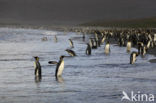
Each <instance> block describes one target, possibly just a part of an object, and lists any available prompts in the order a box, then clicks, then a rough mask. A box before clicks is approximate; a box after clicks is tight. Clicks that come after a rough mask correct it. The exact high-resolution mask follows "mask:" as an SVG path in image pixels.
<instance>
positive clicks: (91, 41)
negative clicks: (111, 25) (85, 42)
mask: <svg viewBox="0 0 156 103" xmlns="http://www.w3.org/2000/svg"><path fill="white" fill-rule="evenodd" d="M89 45H90V47H91V48H92V47H93V39H92V38H90V39H89Z"/></svg>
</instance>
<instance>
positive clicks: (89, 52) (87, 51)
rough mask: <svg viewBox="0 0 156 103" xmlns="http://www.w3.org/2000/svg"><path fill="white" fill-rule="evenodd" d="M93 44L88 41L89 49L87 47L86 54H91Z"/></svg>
mask: <svg viewBox="0 0 156 103" xmlns="http://www.w3.org/2000/svg"><path fill="white" fill-rule="evenodd" d="M91 50H92V49H91V46H90V45H89V43H87V49H86V54H87V55H91Z"/></svg>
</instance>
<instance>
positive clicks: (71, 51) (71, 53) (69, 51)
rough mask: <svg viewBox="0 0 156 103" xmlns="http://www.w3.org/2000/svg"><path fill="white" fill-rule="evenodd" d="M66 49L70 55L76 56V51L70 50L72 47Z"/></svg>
mask: <svg viewBox="0 0 156 103" xmlns="http://www.w3.org/2000/svg"><path fill="white" fill-rule="evenodd" d="M65 51H67V52H68V54H69V55H70V56H72V57H73V56H76V53H75V52H74V51H73V50H70V49H66V50H65Z"/></svg>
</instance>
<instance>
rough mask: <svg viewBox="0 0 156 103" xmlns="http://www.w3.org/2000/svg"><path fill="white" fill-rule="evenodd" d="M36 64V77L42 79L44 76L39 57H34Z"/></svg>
mask: <svg viewBox="0 0 156 103" xmlns="http://www.w3.org/2000/svg"><path fill="white" fill-rule="evenodd" d="M34 59H35V62H34V67H35V73H34V74H35V76H36V77H41V76H42V71H41V65H40V62H39V57H37V56H36V57H34Z"/></svg>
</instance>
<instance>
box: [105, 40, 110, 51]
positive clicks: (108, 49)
mask: <svg viewBox="0 0 156 103" xmlns="http://www.w3.org/2000/svg"><path fill="white" fill-rule="evenodd" d="M104 53H105V54H109V53H110V44H109V41H107V43H106V45H105V50H104Z"/></svg>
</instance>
